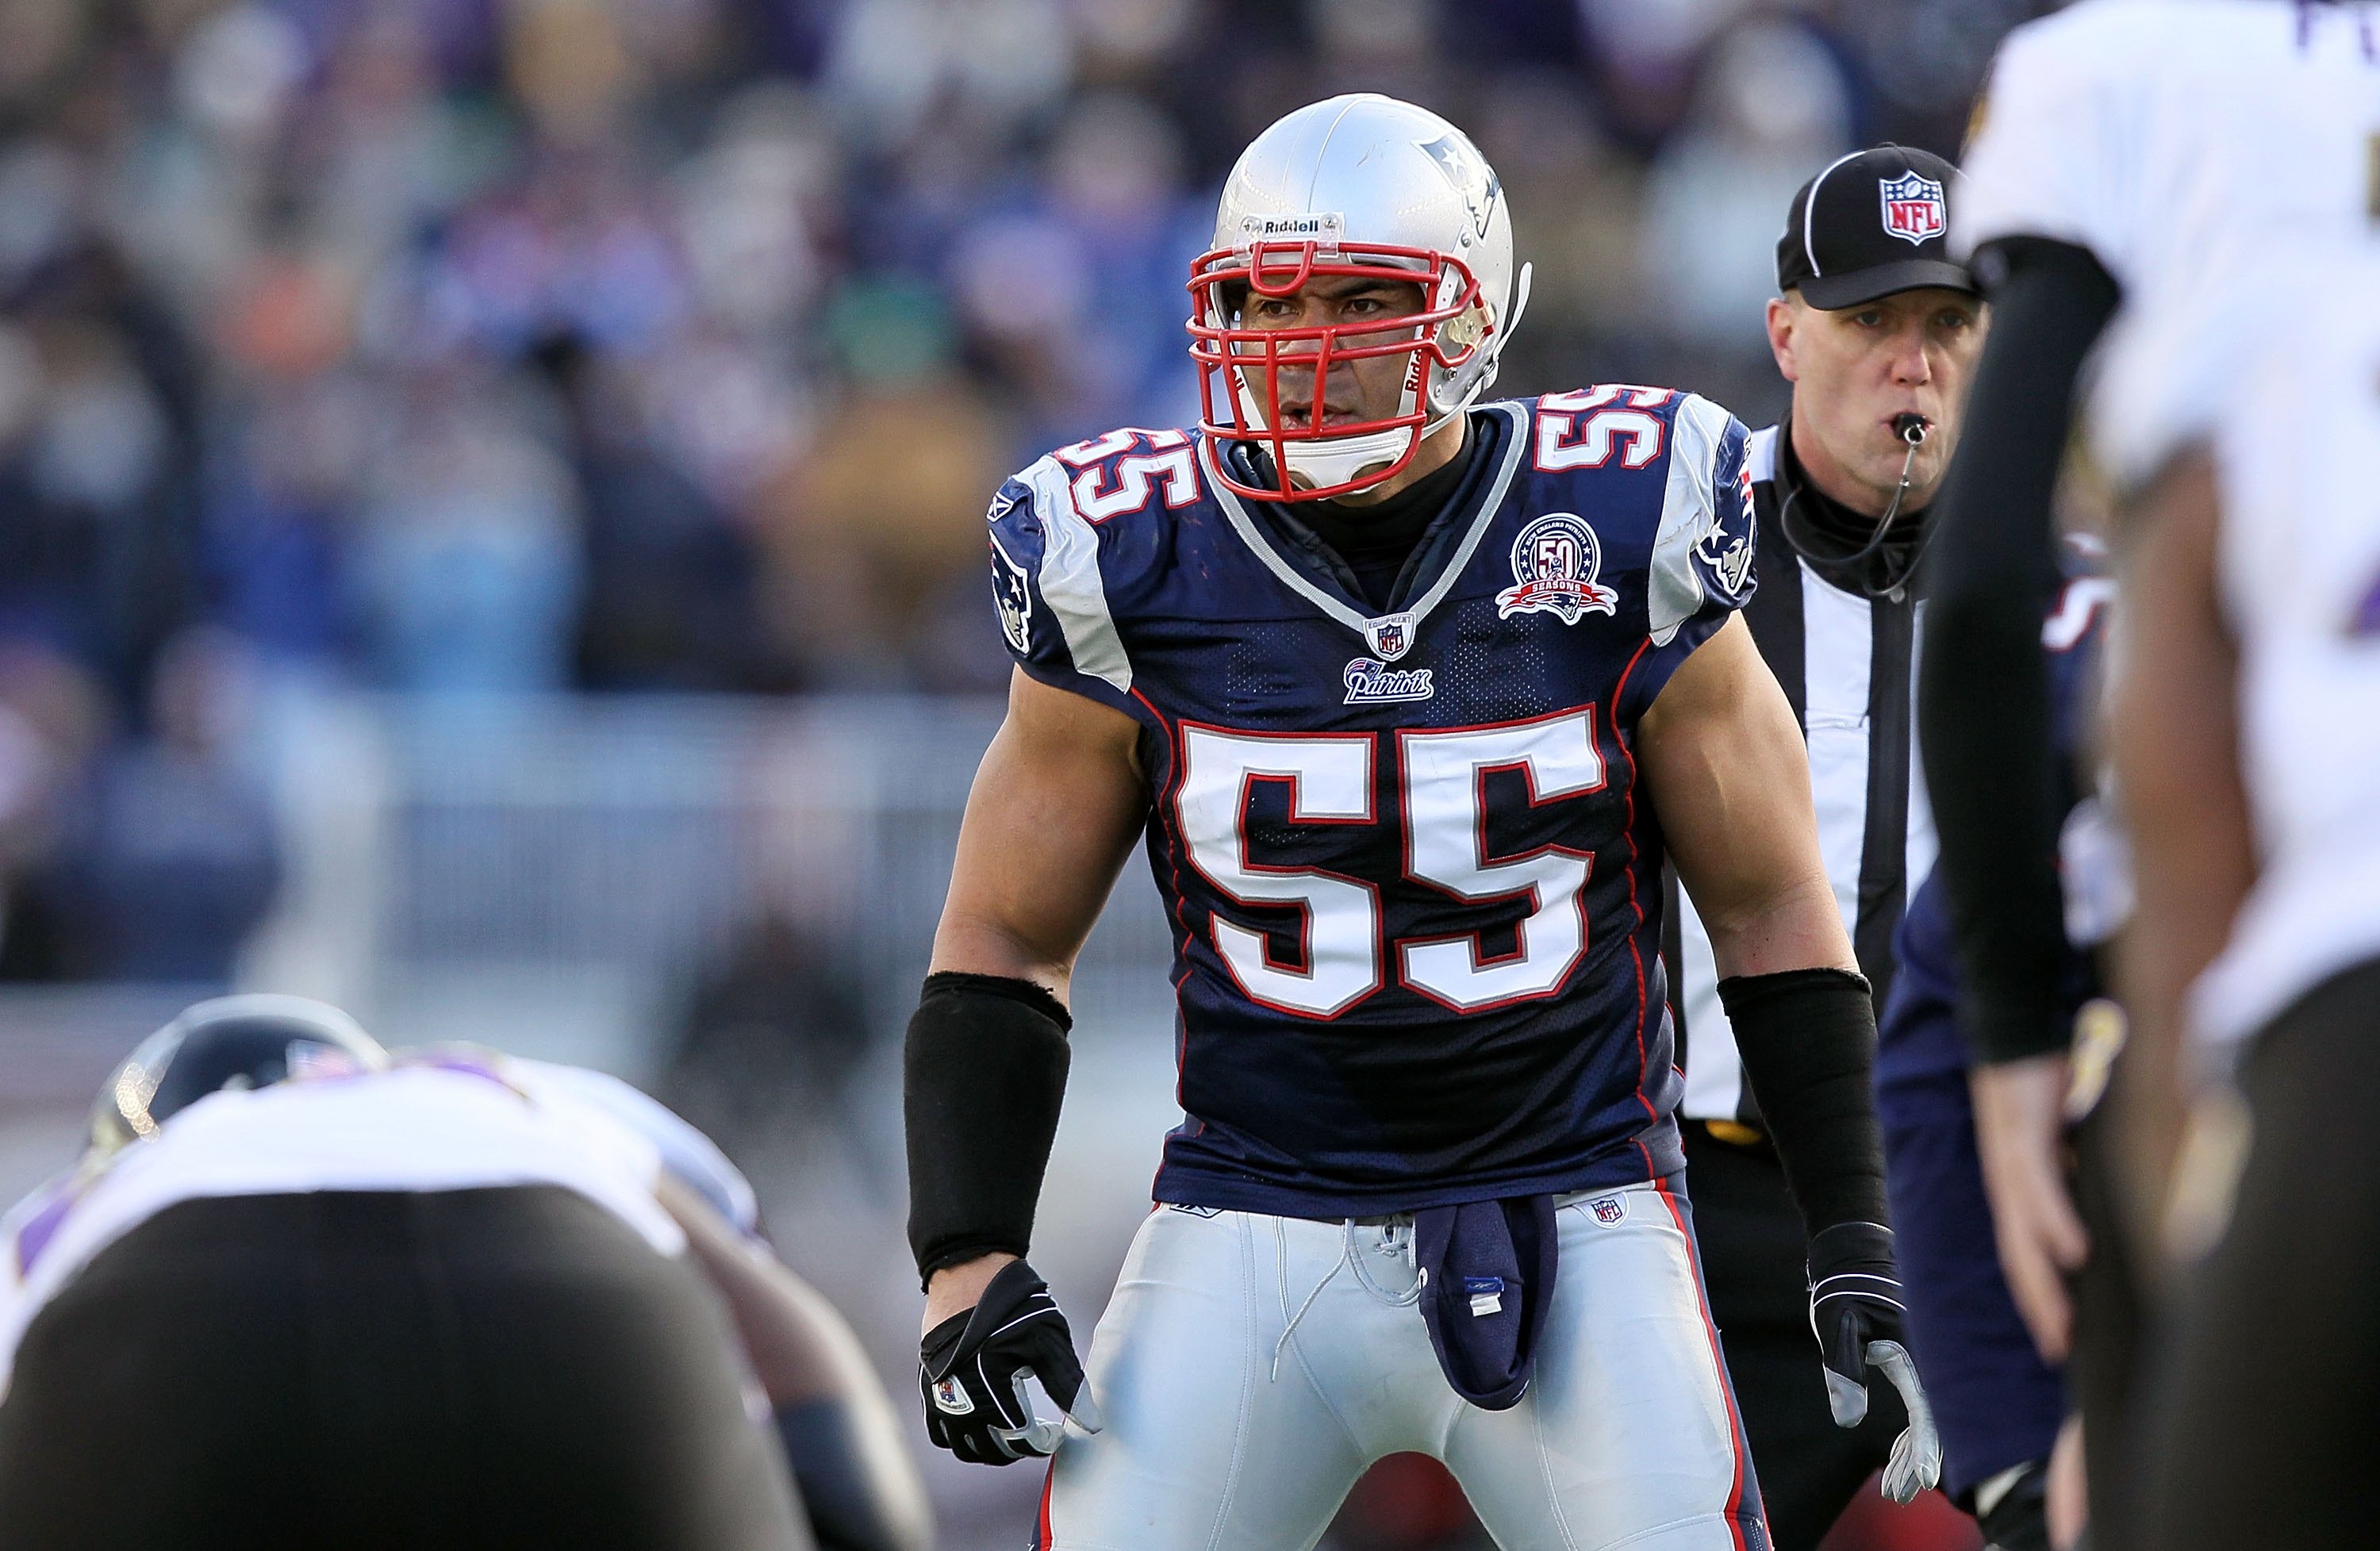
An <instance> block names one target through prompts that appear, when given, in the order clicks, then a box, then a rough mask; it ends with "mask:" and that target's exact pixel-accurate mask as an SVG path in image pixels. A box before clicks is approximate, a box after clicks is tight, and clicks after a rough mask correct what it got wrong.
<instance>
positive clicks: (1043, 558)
mask: <svg viewBox="0 0 2380 1551" xmlns="http://www.w3.org/2000/svg"><path fill="white" fill-rule="evenodd" d="M989 518H990V545H991V554H990V558H991V596H992V605H993V607H994V608H995V609H996V610H997V611H998V612H999V616H1000V633H1001V636H1002V639H1003V640H1005V641H1006V642H1007V645H1008V651H1009V655H1010V656H1011V657H1013V658H1014V659H1015V660H1016V665H1017V666H1018V667H1020V668H1022V669H1023V670H1024V671H1025V672H1026V673H1029V674H1031V675H1032V676H1033V677H1035V678H1037V679H1038V680H1040V681H1041V682H1042V683H1044V684H1047V685H1053V686H1055V687H1056V688H1059V689H1065V690H1071V691H1073V692H1074V693H1075V694H1077V695H1081V696H1084V697H1087V698H1090V699H1093V700H1097V701H1099V703H1100V704H1101V705H1106V706H1112V707H1114V708H1115V709H1118V710H1121V711H1123V712H1125V713H1126V714H1134V713H1135V707H1134V704H1133V700H1132V696H1131V690H1132V661H1131V659H1130V658H1129V657H1128V656H1127V655H1126V654H1125V651H1124V647H1123V636H1122V635H1121V634H1120V633H1119V632H1118V630H1117V628H1116V621H1115V616H1114V614H1113V613H1112V612H1111V610H1110V608H1109V606H1108V588H1107V576H1106V567H1105V565H1104V564H1103V555H1102V551H1103V548H1104V539H1103V535H1102V532H1101V530H1100V528H1099V527H1098V526H1096V525H1094V524H1092V523H1090V522H1089V521H1087V520H1086V519H1085V518H1084V517H1083V515H1081V514H1080V513H1079V512H1077V511H1076V510H1075V502H1074V496H1073V493H1072V491H1070V490H1069V489H1068V485H1067V479H1066V473H1065V470H1064V469H1063V468H1062V467H1060V466H1059V464H1058V463H1057V461H1056V460H1055V459H1053V458H1043V459H1041V460H1040V461H1039V462H1038V463H1036V464H1035V465H1034V466H1033V467H1030V468H1028V469H1026V470H1025V472H1023V473H1022V474H1019V475H1017V476H1016V477H1015V478H1014V479H1009V480H1007V481H1006V482H1004V483H1003V484H1002V486H1001V487H1000V493H999V494H997V495H995V496H994V497H993V498H992V502H991V510H990V513H989Z"/></svg>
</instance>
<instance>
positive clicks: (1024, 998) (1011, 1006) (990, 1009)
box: [901, 973, 1071, 1278]
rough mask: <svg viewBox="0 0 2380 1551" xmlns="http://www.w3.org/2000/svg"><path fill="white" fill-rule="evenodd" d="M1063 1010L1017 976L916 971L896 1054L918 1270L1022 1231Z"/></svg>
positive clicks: (1007, 1246) (1015, 1248) (1006, 1246)
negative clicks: (919, 992) (903, 1039)
mask: <svg viewBox="0 0 2380 1551" xmlns="http://www.w3.org/2000/svg"><path fill="white" fill-rule="evenodd" d="M1070 1026H1071V1020H1070V1019H1069V1018H1068V1017H1067V1015H1066V1010H1065V1008H1064V1007H1063V1006H1062V1005H1061V1004H1060V1003H1059V1000H1058V999H1057V998H1056V997H1053V996H1051V995H1050V993H1049V992H1048V991H1046V990H1043V989H1042V988H1040V987H1038V986H1037V985H1035V984H1033V983H1032V982H1031V981H1029V980H1011V979H1006V978H1003V977H1002V976H1000V975H953V974H948V973H945V974H940V975H928V976H926V990H925V995H924V996H923V997H922V998H921V999H920V1000H918V1003H917V1012H916V1014H915V1015H914V1016H912V1017H911V1018H910V1020H909V1037H908V1042H907V1044H906V1045H905V1047H904V1048H903V1050H902V1056H901V1086H902V1109H903V1112H904V1118H905V1129H906V1131H907V1133H908V1149H909V1248H910V1251H911V1252H912V1253H913V1254H916V1255H917V1274H918V1275H919V1276H920V1277H923V1278H930V1277H932V1276H933V1274H934V1273H935V1272H936V1271H938V1270H940V1269H941V1268H942V1267H943V1266H955V1265H957V1264H959V1263H960V1262H961V1261H965V1260H972V1259H974V1258H975V1257H976V1256H977V1255H979V1254H990V1252H992V1251H994V1250H1005V1251H1007V1252H1008V1253H1009V1254H1014V1255H1022V1254H1025V1252H1026V1248H1027V1247H1028V1246H1029V1244H1030V1242H1031V1240H1032V1238H1033V1207H1034V1204H1035V1203H1036V1202H1037V1201H1038V1199H1039V1197H1040V1194H1041V1171H1042V1170H1043V1169H1045V1168H1047V1167H1048V1166H1049V1162H1050V1141H1051V1140H1052V1139H1053V1138H1054V1137H1056V1135H1057V1134H1058V1106H1059V1103H1060V1101H1061V1100H1062V1098H1063V1097H1064V1096H1065V1092H1066V1066H1067V1061H1068V1058H1069V1053H1070V1052H1069V1051H1068V1048H1067V1046H1066V1032H1067V1030H1068V1028H1069V1027H1070Z"/></svg>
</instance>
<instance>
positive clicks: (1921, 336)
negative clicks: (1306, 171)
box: [1669, 145, 1984, 1551]
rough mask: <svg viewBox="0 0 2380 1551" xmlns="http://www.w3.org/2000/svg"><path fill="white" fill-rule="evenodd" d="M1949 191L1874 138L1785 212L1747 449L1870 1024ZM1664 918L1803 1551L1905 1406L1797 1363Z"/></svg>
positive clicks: (1934, 397)
mask: <svg viewBox="0 0 2380 1551" xmlns="http://www.w3.org/2000/svg"><path fill="white" fill-rule="evenodd" d="M1956 185H1957V173H1956V172H1955V171H1954V170H1953V169H1952V168H1951V166H1950V164H1949V163H1947V162H1944V161H1943V160H1942V159H1941V158H1940V157H1938V156H1935V155H1932V154H1930V153H1928V152H1926V151H1917V150H1913V149H1912V148H1910V147H1907V146H1899V145H1884V146H1876V147H1874V148H1872V149H1870V150H1867V151H1858V152H1855V153H1853V154H1852V155H1848V156H1843V157H1839V158H1837V159H1836V160H1835V161H1833V162H1831V163H1829V164H1828V165H1826V166H1825V167H1823V168H1820V169H1818V170H1817V172H1816V173H1815V176H1813V177H1812V178H1811V179H1810V181H1809V182H1807V183H1805V184H1804V185H1803V187H1802V188H1801V190H1800V191H1799V192H1798V193H1797V194H1795V195H1794V197H1793V200H1792V203H1791V206H1790V207H1789V209H1788V210H1787V211H1786V212H1784V213H1785V223H1784V231H1783V234H1782V236H1779V239H1778V244H1777V285H1778V291H1779V295H1778V297H1777V298H1776V299H1774V300H1772V301H1771V302H1769V304H1768V313H1767V324H1768V337H1769V344H1770V347H1771V349H1772V351H1773V352H1774V354H1775V357H1776V360H1777V365H1778V370H1779V371H1781V372H1782V373H1783V374H1784V375H1785V377H1786V379H1787V380H1788V381H1789V382H1791V383H1792V384H1793V402H1792V408H1791V412H1790V413H1789V415H1788V417H1787V418H1786V420H1785V422H1784V423H1783V424H1781V425H1777V426H1772V427H1769V428H1767V429H1766V430H1759V431H1755V432H1754V433H1753V435H1752V439H1751V442H1750V443H1749V446H1748V449H1747V452H1746V454H1745V461H1746V463H1747V465H1748V467H1749V472H1750V474H1751V479H1752V499H1753V505H1754V508H1755V512H1756V514H1757V516H1758V528H1757V540H1756V544H1755V550H1756V556H1755V561H1754V565H1753V574H1754V578H1755V581H1756V582H1757V584H1758V590H1757V591H1756V592H1755V594H1754V596H1753V599H1752V600H1751V602H1750V603H1749V604H1747V605H1746V606H1745V608H1744V610H1743V618H1744V623H1745V624H1746V625H1748V626H1749V627H1750V629H1751V632H1752V639H1753V642H1754V644H1755V645H1756V646H1757V647H1758V648H1760V653H1761V656H1762V657H1763V658H1764V659H1765V660H1767V664H1768V667H1769V669H1770V671H1771V672H1772V673H1775V674H1776V676H1777V680H1778V683H1779V685H1781V686H1782V687H1783V688H1784V690H1785V698H1786V700H1787V702H1788V703H1789V704H1791V707H1792V709H1793V711H1794V713H1795V720H1796V723H1797V725H1798V727H1799V729H1800V731H1801V733H1802V736H1803V740H1804V742H1805V744H1806V745H1807V747H1808V750H1809V762H1810V781H1811V785H1812V791H1813V794H1814V795H1815V798H1816V803H1817V820H1818V849H1819V853H1820V854H1821V855H1823V856H1824V857H1825V858H1826V862H1827V872H1828V882H1829V883H1830V884H1831V885H1832V887H1833V889H1834V894H1835V899H1836V901H1837V903H1838V904H1839V906H1840V910H1841V912H1842V919H1843V926H1844V927H1845V929H1846V930H1848V931H1849V932H1850V934H1851V939H1852V950H1853V951H1854V952H1855V953H1856V954H1857V956H1858V959H1859V966H1860V971H1861V973H1862V974H1863V975H1865V976H1866V977H1867V980H1868V984H1869V986H1870V987H1871V988H1872V989H1873V993H1874V997H1875V1000H1876V1006H1877V1007H1878V1008H1879V1009H1881V1008H1882V1006H1883V1005H1884V1000H1885V998H1886V997H1887V996H1888V995H1889V994H1890V992H1891V989H1892V982H1893V972H1894V956H1893V930H1894V927H1896V926H1897V925H1898V924H1899V922H1900V915H1901V908H1902V906H1903V904H1904V903H1905V902H1906V901H1907V899H1908V895H1909V889H1910V886H1911V884H1912V883H1913V881H1915V880H1916V879H1919V878H1924V877H1925V871H1926V868H1928V867H1929V866H1932V865H1933V860H1934V824H1933V819H1932V818H1931V816H1930V814H1929V813H1928V811H1927V808H1926V806H1925V786H1924V783H1923V782H1920V781H1918V780H1916V779H1915V759H1914V748H1913V742H1912V732H1911V718H1912V715H1913V704H1912V697H1913V689H1914V684H1913V672H1914V665H1915V651H1914V644H1915V638H1916V624H1917V619H1918V610H1919V590H1920V589H1919V588H1918V587H1917V585H1916V583H1917V571H1918V562H1919V560H1920V558H1921V556H1922V555H1923V554H1924V552H1925V545H1926V541H1927V540H1928V539H1930V538H1931V537H1932V523H1931V520H1930V519H1931V513H1930V510H1929V508H1930V507H1931V505H1932V503H1933V498H1934V492H1935V491H1936V490H1937V488H1938V487H1939V485H1940V483H1941V479H1942V471H1943V469H1944V468H1945V467H1948V465H1949V461H1950V454H1951V450H1952V449H1953V448H1954V447H1956V446H1957V445H1958V440H1959V430H1960V418H1961V413H1962V411H1963V408H1964V406H1965V399H1966V392H1967V384H1968V382H1969V381H1970V379H1971V378H1972V376H1973V371H1974V366H1975V357H1976V356H1977V355H1978V354H1979V353H1980V352H1981V350H1982V348H1983V342H1984V307H1983V303H1982V301H1981V299H1980V298H1979V297H1977V296H1976V295H1975V283H1974V277H1973V275H1972V274H1970V273H1968V272H1967V269H1966V267H1965V266H1964V265H1962V264H1960V263H1957V262H1955V261H1952V260H1951V258H1950V257H1949V253H1948V251H1947V245H1948V234H1949V218H1950V212H1951V210H1952V209H1953V208H1955V205H1956V195H1957V188H1956ZM1672 920H1673V926H1672V930H1671V942H1670V951H1669V958H1670V963H1672V964H1673V965H1675V966H1676V968H1675V976H1674V978H1673V979H1672V981H1671V985H1672V987H1673V988H1674V989H1675V992H1676V996H1677V1001H1676V1014H1677V1019H1678V1032H1679V1039H1680V1051H1681V1057H1682V1065H1683V1066H1684V1068H1685V1072H1686V1088H1685V1097H1684V1100H1683V1102H1682V1106H1681V1114H1682V1118H1683V1120H1684V1122H1685V1125H1684V1134H1685V1146H1686V1164H1687V1176H1688V1178H1689V1180H1690V1181H1692V1183H1693V1185H1694V1204H1695V1206H1696V1208H1697V1210H1698V1215H1699V1221H1700V1226H1701V1229H1702V1235H1701V1236H1702V1246H1703V1261H1704V1267H1705V1269H1706V1272H1707V1273H1708V1275H1709V1278H1710V1292H1711V1311H1712V1313H1713V1315H1715V1316H1716V1317H1717V1318H1718V1327H1719V1329H1720V1331H1721V1332H1722V1333H1723V1334H1724V1337H1725V1342H1726V1347H1727V1360H1728V1372H1729V1374H1730V1376H1731V1377H1732V1378H1733V1379H1734V1380H1735V1386H1736V1394H1737V1397H1738V1399H1739V1400H1741V1401H1742V1402H1743V1415H1744V1425H1745V1428H1746V1430H1747V1431H1748V1432H1749V1434H1750V1435H1751V1438H1752V1457H1753V1459H1754V1460H1755V1462H1756V1463H1757V1464H1758V1465H1759V1467H1760V1480H1761V1487H1762V1494H1761V1496H1762V1502H1763V1504H1764V1505H1765V1506H1766V1508H1767V1511H1768V1526H1769V1531H1770V1533H1772V1534H1773V1535H1774V1536H1775V1538H1776V1542H1777V1545H1778V1546H1779V1551H1810V1548H1811V1547H1813V1546H1815V1545H1817V1544H1818V1542H1819V1540H1820V1539H1821V1538H1822V1537H1824V1536H1825V1534H1826V1533H1827V1531H1828V1527H1829V1526H1830V1525H1832V1524H1833V1523H1834V1521H1835V1520H1836V1518H1837V1517H1838V1516H1839V1515H1840V1513H1841V1512H1842V1510H1843V1508H1844V1505H1846V1504H1847V1503H1849V1502H1850V1501H1851V1499H1852V1496H1853V1495H1854V1494H1855V1493H1856V1492H1857V1491H1858V1490H1859V1488H1860V1485H1861V1484H1862V1483H1863V1482H1864V1481H1865V1480H1866V1479H1867V1478H1868V1476H1869V1474H1870V1473H1871V1472H1874V1471H1875V1470H1876V1468H1877V1467H1878V1466H1879V1465H1881V1464H1882V1463H1884V1461H1885V1459H1886V1457H1887V1455H1888V1451H1889V1449H1890V1448H1891V1445H1892V1440H1893V1436H1894V1434H1895V1433H1896V1432H1897V1431H1898V1430H1899V1426H1900V1414H1899V1408H1898V1407H1896V1406H1893V1405H1890V1404H1887V1405H1884V1406H1880V1407H1878V1408H1876V1412H1875V1413H1874V1414H1872V1415H1871V1416H1869V1417H1868V1419H1867V1420H1866V1421H1865V1422H1864V1423H1863V1424H1860V1425H1858V1426H1857V1427H1855V1428H1849V1429H1847V1428H1844V1427H1842V1426H1840V1425H1838V1422H1839V1421H1840V1418H1839V1417H1835V1416H1831V1415H1829V1414H1828V1397H1827V1393H1826V1389H1825V1387H1824V1386H1823V1385H1821V1384H1820V1383H1819V1379H1818V1375H1817V1373H1816V1371H1815V1370H1814V1369H1813V1368H1812V1367H1811V1366H1810V1363H1809V1361H1808V1357H1809V1353H1808V1345H1809V1335H1808V1326H1807V1322H1806V1319H1805V1317H1804V1315H1803V1307H1802V1305H1803V1302H1804V1299H1805V1290H1804V1288H1803V1283H1802V1265H1801V1263H1802V1259H1803V1242H1802V1234H1803V1224H1802V1221H1801V1218H1799V1217H1798V1216H1797V1215H1796V1213H1795V1212H1794V1209H1793V1202H1792V1199H1791V1194H1789V1193H1788V1191H1787V1189H1786V1181H1785V1175H1784V1173H1783V1171H1782V1169H1781V1168H1780V1166H1779V1159H1778V1157H1777V1153H1776V1150H1775V1148H1774V1147H1772V1146H1771V1145H1770V1144H1769V1138H1768V1135H1767V1122H1766V1121H1765V1120H1764V1118H1763V1116H1762V1115H1761V1112H1760V1108H1759V1105H1758V1104H1757V1103H1756V1102H1755V1095H1754V1094H1753V1092H1752V1091H1751V1089H1750V1088H1749V1087H1748V1086H1747V1085H1746V1084H1745V1082H1744V1079H1743V1064H1742V1063H1741V1062H1740V1061H1739V1060H1737V1056H1736V1048H1735V1042H1734V1034H1733V1031H1732V1029H1731V1028H1730V1024H1729V1020H1728V1015H1727V1012H1726V1009H1725V1008H1724V1007H1723V1006H1722V1005H1721V1003H1720V998H1719V990H1718V977H1719V974H1720V971H1719V969H1718V966H1717V964H1716V963H1715V962H1714V961H1713V959H1712V956H1711V949H1710V939H1709V936H1708V934H1707V933H1706V931H1705V930H1704V927H1703V923H1702V920H1701V917H1700V916H1699V915H1698V914H1697V912H1696V910H1695V908H1694V904H1693V903H1692V902H1691V901H1682V902H1681V903H1680V908H1679V909H1678V910H1677V911H1676V913H1675V915H1674V916H1673V917H1672Z"/></svg>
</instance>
